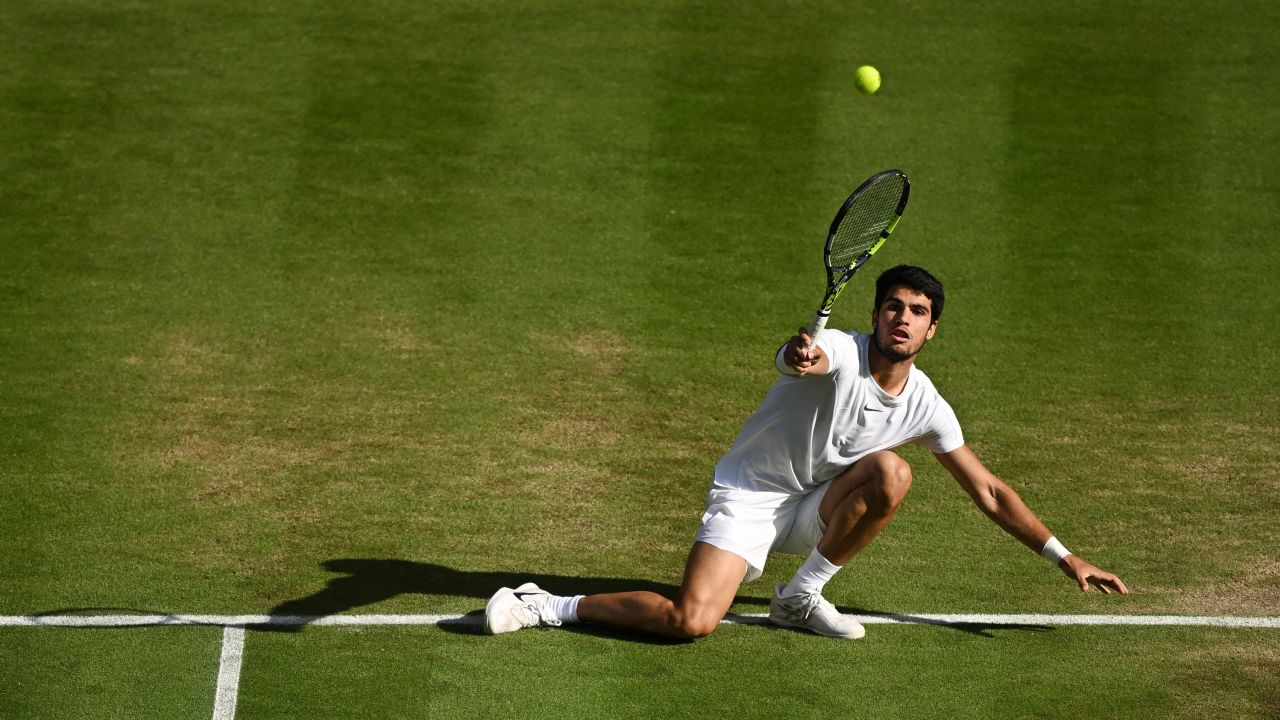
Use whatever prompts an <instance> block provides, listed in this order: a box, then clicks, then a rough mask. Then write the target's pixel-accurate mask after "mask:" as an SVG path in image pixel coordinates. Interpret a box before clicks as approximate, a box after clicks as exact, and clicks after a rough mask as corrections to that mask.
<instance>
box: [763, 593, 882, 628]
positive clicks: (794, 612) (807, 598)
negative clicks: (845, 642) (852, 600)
mask: <svg viewBox="0 0 1280 720" xmlns="http://www.w3.org/2000/svg"><path fill="white" fill-rule="evenodd" d="M784 586H785V583H778V584H777V585H776V586H774V588H773V600H772V601H770V602H769V620H770V621H771V622H773V624H774V625H781V626H783V627H790V628H800V629H802V630H808V631H810V632H815V633H817V634H819V635H826V636H827V637H838V638H848V639H849V640H856V639H858V638H860V637H862V636H863V635H866V634H867V631H866V629H864V628H863V627H862V623H860V622H858V621H857V620H854V619H853V618H851V617H849V616H848V615H841V614H840V611H839V610H836V606H835V605H832V604H831V603H829V602H827V600H826V598H824V597H822V595H821V594H819V593H799V594H796V595H788V596H787V597H782V596H781V595H780V593H781V592H782V588H783V587H784Z"/></svg>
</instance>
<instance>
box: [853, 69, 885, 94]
mask: <svg viewBox="0 0 1280 720" xmlns="http://www.w3.org/2000/svg"><path fill="white" fill-rule="evenodd" d="M853 83H854V84H855V85H857V86H858V89H859V90H861V91H862V92H864V93H866V94H867V95H870V94H871V93H873V92H875V91H877V90H879V89H880V71H879V70H877V69H875V68H873V67H871V66H870V65H863V66H862V67H860V68H858V69H857V70H856V71H855V72H854V74H853Z"/></svg>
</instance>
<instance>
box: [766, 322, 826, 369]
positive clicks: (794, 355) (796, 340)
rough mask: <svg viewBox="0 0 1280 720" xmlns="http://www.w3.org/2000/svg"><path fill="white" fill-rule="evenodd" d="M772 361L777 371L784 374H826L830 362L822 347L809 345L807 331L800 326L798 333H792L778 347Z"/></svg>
mask: <svg viewBox="0 0 1280 720" xmlns="http://www.w3.org/2000/svg"><path fill="white" fill-rule="evenodd" d="M774 362H775V363H776V364H777V366H778V371H779V372H781V373H783V374H786V375H800V376H804V375H826V374H827V373H828V372H830V371H831V363H830V361H829V360H828V359H827V354H826V353H824V352H822V348H820V347H818V346H817V345H813V346H812V347H810V339H809V331H808V330H807V329H805V328H800V333H799V334H798V335H792V336H791V339H790V340H788V341H787V344H786V345H783V346H782V347H780V348H778V355H777V357H776V358H775V360H774Z"/></svg>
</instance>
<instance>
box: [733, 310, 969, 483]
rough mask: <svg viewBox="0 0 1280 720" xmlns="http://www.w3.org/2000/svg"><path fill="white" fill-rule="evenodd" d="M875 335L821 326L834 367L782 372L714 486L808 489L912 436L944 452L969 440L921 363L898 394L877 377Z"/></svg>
mask: <svg viewBox="0 0 1280 720" xmlns="http://www.w3.org/2000/svg"><path fill="white" fill-rule="evenodd" d="M871 340H872V338H871V336H870V335H863V334H862V333H859V332H849V333H844V332H842V331H839V330H823V331H822V332H821V333H819V334H818V337H817V345H818V346H819V347H820V348H822V351H823V352H825V353H826V355H827V358H828V360H829V361H830V367H831V372H830V373H829V374H827V375H822V376H808V377H791V376H787V375H783V376H782V377H780V378H778V381H777V382H775V383H774V384H773V387H771V388H769V392H768V394H767V395H765V398H764V402H762V403H761V404H760V407H759V408H757V409H756V411H755V412H754V413H752V415H751V417H749V418H747V422H746V424H745V425H744V426H743V428H742V432H740V433H739V434H738V439H737V440H735V441H734V443H733V447H732V448H730V449H729V452H728V453H726V454H725V455H724V457H722V458H720V462H718V463H716V469H715V476H714V479H713V481H712V487H713V488H737V489H741V490H759V491H767V492H783V493H807V492H809V491H811V490H813V489H814V488H816V487H817V486H819V485H821V484H822V483H824V482H826V481H828V480H831V479H832V478H834V477H836V476H837V475H839V474H840V473H841V472H843V471H844V470H845V469H847V468H848V467H849V466H850V465H852V464H853V463H855V462H857V461H858V460H859V459H860V458H862V457H864V456H865V455H868V454H869V453H873V452H876V451H879V450H889V449H892V448H896V447H899V446H901V445H906V444H907V443H916V444H919V445H923V446H925V447H926V448H928V449H930V450H932V451H933V452H936V453H947V452H951V451H952V450H955V449H957V448H959V447H961V446H962V445H964V436H963V434H961V432H960V423H959V422H958V421H957V420H956V414H955V412H954V411H952V409H951V406H950V405H948V404H947V401H946V400H943V399H942V396H941V395H939V394H938V391H937V390H936V389H935V388H934V386H933V383H932V382H931V381H930V380H929V378H928V377H927V376H925V374H924V372H922V371H920V370H919V369H917V368H916V367H915V366H914V365H912V366H911V374H910V376H909V377H908V378H907V384H906V387H904V388H903V390H902V392H901V393H900V394H898V395H897V396H893V395H890V394H888V393H886V392H885V391H884V390H882V389H881V388H880V386H879V385H877V384H876V381H875V379H873V378H872V377H871V371H870V368H869V364H868V362H867V350H868V345H869V343H870V342H871Z"/></svg>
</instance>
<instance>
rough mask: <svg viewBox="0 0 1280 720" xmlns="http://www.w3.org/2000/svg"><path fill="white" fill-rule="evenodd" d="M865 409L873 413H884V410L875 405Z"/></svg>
mask: <svg viewBox="0 0 1280 720" xmlns="http://www.w3.org/2000/svg"><path fill="white" fill-rule="evenodd" d="M865 409H866V410H870V411H871V412H884V408H882V407H876V406H875V405H867V407H866V408H865Z"/></svg>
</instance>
